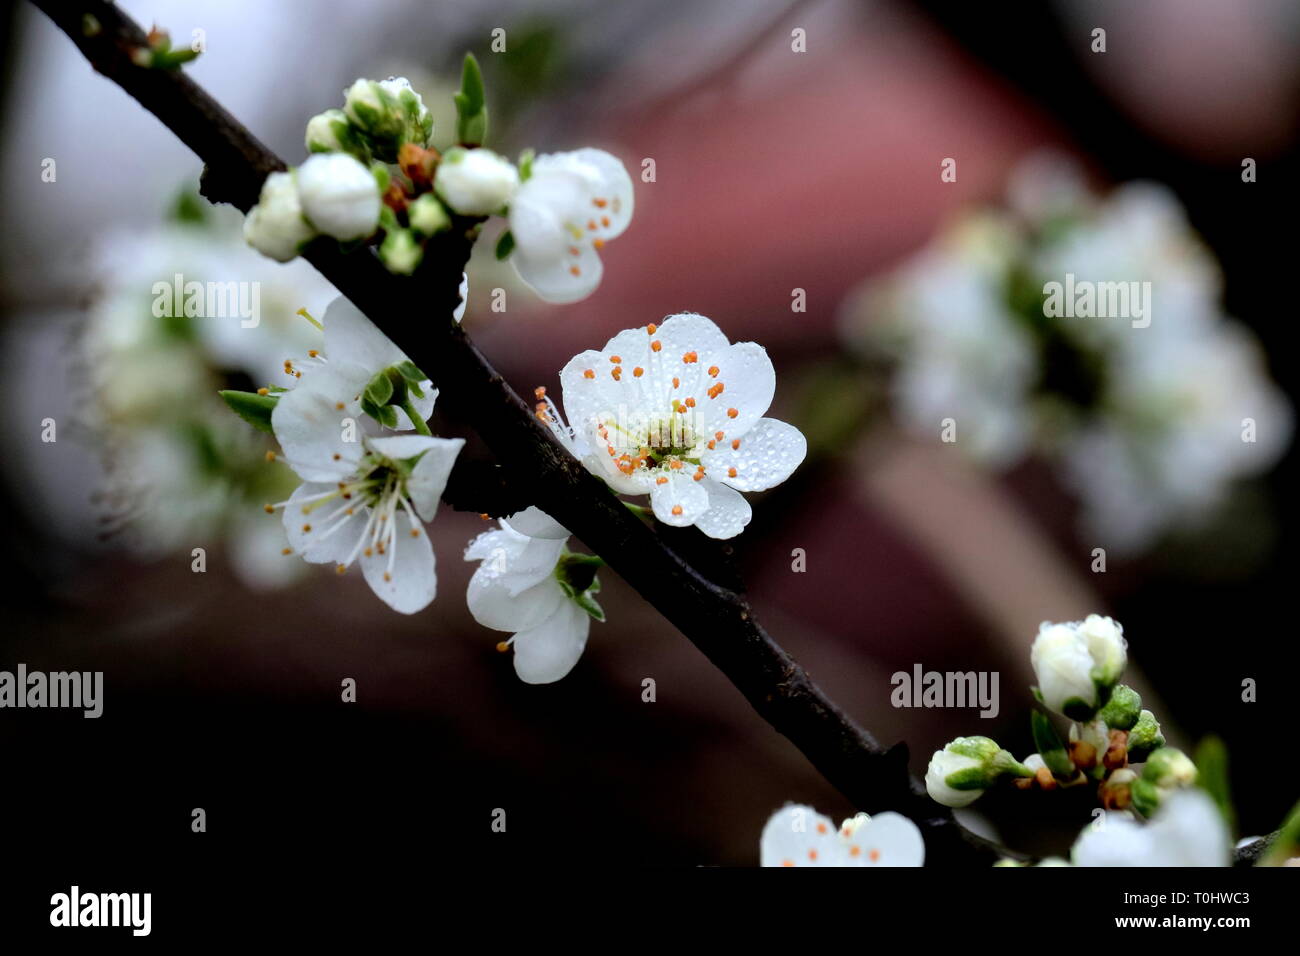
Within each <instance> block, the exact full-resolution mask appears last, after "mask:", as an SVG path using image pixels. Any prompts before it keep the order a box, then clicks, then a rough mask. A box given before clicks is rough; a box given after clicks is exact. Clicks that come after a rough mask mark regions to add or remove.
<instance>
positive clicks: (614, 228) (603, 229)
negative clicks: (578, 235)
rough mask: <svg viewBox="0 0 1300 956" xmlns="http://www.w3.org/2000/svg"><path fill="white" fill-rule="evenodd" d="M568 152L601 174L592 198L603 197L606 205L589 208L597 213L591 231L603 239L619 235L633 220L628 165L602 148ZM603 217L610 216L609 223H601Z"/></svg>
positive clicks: (632, 199) (630, 178)
mask: <svg viewBox="0 0 1300 956" xmlns="http://www.w3.org/2000/svg"><path fill="white" fill-rule="evenodd" d="M569 155H570V156H571V157H573V158H574V159H576V160H578V161H580V162H583V163H586V164H587V165H589V166H591V167H592V168H593V169H595V170H596V171H597V172H598V173H599V175H600V180H601V182H600V185H598V186H596V187H595V192H596V193H597V195H596V196H593V197H592V198H593V201H594V200H597V199H599V200H603V201H604V202H605V205H604V206H600V207H595V208H594V209H593V210H592V212H593V213H595V214H596V222H597V227H598V228H597V229H595V230H594V234H595V235H596V236H598V237H600V238H601V239H606V240H608V239H615V238H617V237H618V236H620V235H622V234H623V230H624V229H626V228H627V226H628V223H629V222H630V221H631V220H632V212H633V208H634V194H633V191H632V177H631V176H629V175H628V172H627V167H626V166H624V165H623V163H622V161H621V160H619V158H618V157H617V156H614V155H611V154H610V153H607V152H605V151H604V150H603V149H592V148H590V147H589V148H586V149H577V150H574V151H573V152H572V153H569ZM604 219H608V220H609V225H608V226H606V225H605V224H604Z"/></svg>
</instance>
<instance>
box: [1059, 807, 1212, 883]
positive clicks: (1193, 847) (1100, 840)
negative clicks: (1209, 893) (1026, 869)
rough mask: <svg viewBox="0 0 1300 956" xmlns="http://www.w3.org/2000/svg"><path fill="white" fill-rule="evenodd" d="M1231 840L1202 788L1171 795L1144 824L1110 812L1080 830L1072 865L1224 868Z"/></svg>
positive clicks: (1120, 813)
mask: <svg viewBox="0 0 1300 956" xmlns="http://www.w3.org/2000/svg"><path fill="white" fill-rule="evenodd" d="M1231 847H1232V841H1231V839H1230V837H1229V835H1228V828H1227V825H1226V824H1225V823H1224V820H1223V816H1222V814H1220V813H1219V808H1218V807H1217V806H1216V805H1215V803H1214V801H1213V800H1212V799H1210V797H1209V796H1208V795H1207V794H1206V793H1205V792H1204V791H1201V790H1197V789H1188V790H1179V791H1177V792H1175V793H1172V794H1170V795H1169V796H1168V797H1167V798H1166V799H1165V800H1164V801H1163V802H1162V803H1161V805H1160V809H1159V810H1157V811H1156V813H1155V816H1153V817H1152V818H1151V820H1150V821H1149V822H1147V823H1139V822H1138V821H1137V820H1135V819H1133V817H1132V816H1131V815H1130V814H1128V813H1124V812H1110V813H1107V814H1106V815H1105V817H1103V818H1102V819H1100V820H1098V821H1097V822H1096V823H1094V824H1090V825H1088V826H1087V827H1085V828H1084V830H1083V832H1082V833H1081V834H1080V835H1079V838H1078V840H1076V841H1075V844H1074V848H1073V850H1072V851H1071V853H1070V858H1071V860H1072V861H1073V862H1074V865H1075V866H1227V865H1229V862H1230V854H1231Z"/></svg>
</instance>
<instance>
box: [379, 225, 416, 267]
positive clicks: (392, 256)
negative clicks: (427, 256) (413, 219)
mask: <svg viewBox="0 0 1300 956" xmlns="http://www.w3.org/2000/svg"><path fill="white" fill-rule="evenodd" d="M379 258H380V259H382V260H383V262H384V265H385V266H387V267H388V271H389V272H394V273H396V274H398V275H406V276H409V275H410V274H411V273H412V272H414V271H415V270H416V269H417V268H418V267H419V265H420V260H421V259H423V258H424V247H423V246H421V245H420V243H419V242H417V241H416V238H415V234H414V233H412V232H411V230H409V229H397V230H394V231H392V232H389V233H388V235H386V236H384V241H383V242H382V243H381V244H380V246H379Z"/></svg>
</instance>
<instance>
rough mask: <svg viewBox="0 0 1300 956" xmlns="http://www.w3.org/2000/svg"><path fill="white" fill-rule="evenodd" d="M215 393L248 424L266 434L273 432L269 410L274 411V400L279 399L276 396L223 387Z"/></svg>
mask: <svg viewBox="0 0 1300 956" xmlns="http://www.w3.org/2000/svg"><path fill="white" fill-rule="evenodd" d="M217 394H218V395H220V396H221V397H222V398H223V399H225V402H226V404H227V405H229V406H230V409H231V411H233V412H234V413H235V414H236V415H238V416H239V417H240V418H242V419H243V420H244V421H246V422H248V424H250V425H252V426H253V427H254V428H256V429H258V430H259V431H264V432H266V433H267V434H268V435H273V434H275V431H274V429H272V428H271V412H273V411H275V405H276V402H278V401H279V400H280V399H279V397H278V396H276V395H258V394H257V393H256V392H239V391H235V390H233V389H225V390H223V391H221V392H218V393H217Z"/></svg>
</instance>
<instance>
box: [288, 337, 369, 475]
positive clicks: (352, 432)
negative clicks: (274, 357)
mask: <svg viewBox="0 0 1300 956" xmlns="http://www.w3.org/2000/svg"><path fill="white" fill-rule="evenodd" d="M367 380H368V375H367V373H366V371H365V369H363V368H361V367H359V366H356V365H352V364H349V363H346V362H339V363H336V362H331V363H330V364H329V365H326V366H323V367H321V368H317V369H312V370H311V371H310V372H308V373H306V374H304V375H303V377H302V379H301V380H300V381H299V383H298V387H297V388H295V389H293V390H292V391H289V392H285V393H284V394H283V395H281V396H280V400H279V401H278V402H276V403H275V408H274V410H272V412H271V427H272V429H273V430H274V431H275V437H276V439H277V440H278V441H279V442H280V447H281V449H283V451H284V457H285V459H286V460H287V461H288V462H289V467H291V468H292V469H293V470H294V471H296V472H297V473H298V475H299V476H300V477H302V478H304V479H306V480H308V481H337V480H339V479H342V478H346V477H348V476H349V475H351V474H352V473H353V472H354V471H355V470H356V467H357V463H358V462H359V461H360V460H361V456H362V454H363V452H364V446H363V444H362V440H361V439H362V435H361V429H360V425H359V419H360V418H361V403H360V401H359V396H360V394H361V391H362V390H363V389H364V388H365V385H366V381H367ZM349 438H350V439H351V440H350V441H349V440H348V439H349Z"/></svg>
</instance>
